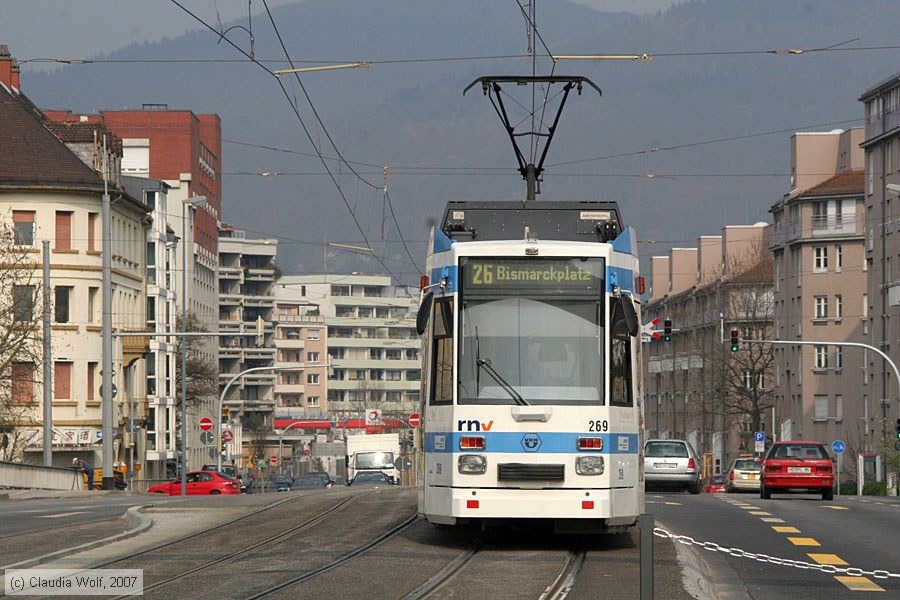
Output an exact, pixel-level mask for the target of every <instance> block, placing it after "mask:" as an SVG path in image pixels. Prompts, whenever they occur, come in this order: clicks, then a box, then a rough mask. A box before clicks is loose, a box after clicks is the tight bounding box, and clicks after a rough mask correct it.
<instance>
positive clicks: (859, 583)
mask: <svg viewBox="0 0 900 600" xmlns="http://www.w3.org/2000/svg"><path fill="white" fill-rule="evenodd" d="M835 579H837V580H838V581H840V582H841V583H843V584H844V585H846V586H847V587H848V588H850V589H851V590H853V591H854V592H883V591H884V588H883V587H881V586H880V585H878V584H877V583H875V582H874V581H872V580H871V579H869V578H868V577H851V576H849V575H840V576H835Z"/></svg>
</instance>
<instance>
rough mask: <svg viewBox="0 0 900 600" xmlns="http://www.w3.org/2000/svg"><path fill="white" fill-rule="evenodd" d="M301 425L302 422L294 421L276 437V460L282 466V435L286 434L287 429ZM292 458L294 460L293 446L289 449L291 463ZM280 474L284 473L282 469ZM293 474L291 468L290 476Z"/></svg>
mask: <svg viewBox="0 0 900 600" xmlns="http://www.w3.org/2000/svg"><path fill="white" fill-rule="evenodd" d="M302 424H303V422H302V421H294V422H293V423H291V424H290V425H288V426H287V427H285V428H284V430H283V431H282V432H281V433H280V434H279V435H278V460H279V462H281V463H282V465H283V464H284V459H283V457H282V455H281V453H282V444H283V442H284V434H285V433H287V430H288V429H291V428H293V427H297V426H298V425H302ZM293 458H294V451H293V446H292V447H291V461H292V462H293ZM281 472H282V473H283V472H284V469H282V471H281ZM293 474H294V469H293V467H292V468H291V476H293Z"/></svg>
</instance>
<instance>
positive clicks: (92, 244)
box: [87, 212, 99, 252]
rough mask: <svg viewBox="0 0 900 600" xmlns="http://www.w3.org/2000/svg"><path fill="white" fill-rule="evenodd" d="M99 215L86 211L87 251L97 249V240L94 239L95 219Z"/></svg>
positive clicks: (95, 231) (95, 235)
mask: <svg viewBox="0 0 900 600" xmlns="http://www.w3.org/2000/svg"><path fill="white" fill-rule="evenodd" d="M98 217H99V215H98V214H97V213H93V212H92V213H88V239H87V249H88V252H96V251H97V242H96V241H95V240H96V238H97V219H98Z"/></svg>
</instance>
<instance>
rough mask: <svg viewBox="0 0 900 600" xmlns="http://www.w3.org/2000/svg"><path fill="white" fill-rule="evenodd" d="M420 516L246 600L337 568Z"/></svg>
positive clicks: (408, 525)
mask: <svg viewBox="0 0 900 600" xmlns="http://www.w3.org/2000/svg"><path fill="white" fill-rule="evenodd" d="M418 518H419V516H418V513H417V512H413V513H412V514H411V515H410V516H409V517H408V518H406V519H405V520H403V521H401V522H400V523H399V524H398V525H396V526H394V527H393V528H391V529H389V530H388V531H386V532H384V533H383V534H381V535H380V536H378V537H377V538H375V539H373V540H370V541H368V542H366V543H364V544H362V545H360V546H357V547H355V548H354V549H352V550H350V551H349V552H346V553H344V554H342V555H341V556H340V557H338V558H337V559H335V560H332V561H330V562H328V563H326V564H324V565H321V566H319V567H317V568H315V569H313V570H311V571H307V572H305V573H303V574H301V575H297V576H295V577H291V578H290V579H288V580H286V581H282V582H280V583H278V584H276V585H273V586H271V587H268V588H266V589H264V590H262V591H260V592H257V593H256V594H253V595H252V596H248V597H247V598H246V600H256V599H258V598H267V597H269V596H271V595H273V594H275V593H277V592H280V591H281V590H284V589H286V588H289V587H291V586H294V585H297V584H299V583H303V582H304V581H308V580H310V579H312V578H314V577H318V576H319V575H322V574H324V573H327V572H328V571H331V570H332V569H335V568H337V567H339V566H341V565H343V564H344V563H346V562H348V561H350V560H353V559H354V558H356V557H357V556H359V555H361V554H364V553H365V552H367V551H369V550H371V549H373V548H375V547H377V546H380V545H381V544H383V543H384V542H386V541H388V540H390V539H391V538H393V537H394V536H396V535H398V534H400V533H402V532H403V531H405V530H406V529H407V528H408V527H410V526H411V525H412V524H413V523H415V522H416V521H417V520H418Z"/></svg>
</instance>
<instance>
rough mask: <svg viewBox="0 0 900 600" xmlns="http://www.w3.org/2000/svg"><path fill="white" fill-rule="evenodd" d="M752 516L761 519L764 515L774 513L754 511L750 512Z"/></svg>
mask: <svg viewBox="0 0 900 600" xmlns="http://www.w3.org/2000/svg"><path fill="white" fill-rule="evenodd" d="M750 514H751V515H755V516H757V517H759V516H762V515H771V514H772V513H770V512H766V511H764V510H752V511H750Z"/></svg>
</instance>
